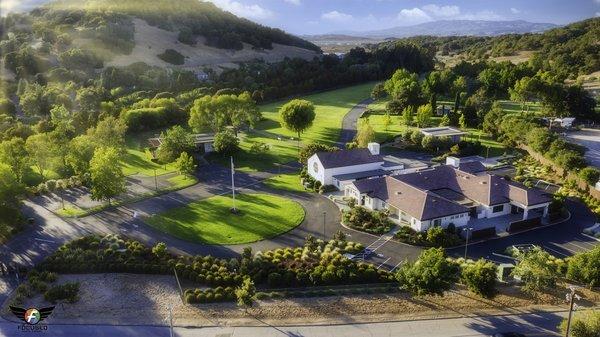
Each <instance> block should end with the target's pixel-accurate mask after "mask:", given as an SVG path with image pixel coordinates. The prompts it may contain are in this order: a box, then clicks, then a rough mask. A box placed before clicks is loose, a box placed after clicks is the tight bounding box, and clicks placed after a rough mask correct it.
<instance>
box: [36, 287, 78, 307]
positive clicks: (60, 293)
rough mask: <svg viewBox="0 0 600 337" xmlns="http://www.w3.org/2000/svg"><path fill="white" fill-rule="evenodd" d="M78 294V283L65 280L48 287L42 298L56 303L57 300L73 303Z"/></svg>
mask: <svg viewBox="0 0 600 337" xmlns="http://www.w3.org/2000/svg"><path fill="white" fill-rule="evenodd" d="M78 294H79V283H78V282H67V283H65V284H59V285H57V286H54V287H52V288H50V289H48V291H46V292H45V293H44V299H45V300H46V301H48V302H51V303H56V302H58V301H66V302H69V303H75V302H77V300H78Z"/></svg>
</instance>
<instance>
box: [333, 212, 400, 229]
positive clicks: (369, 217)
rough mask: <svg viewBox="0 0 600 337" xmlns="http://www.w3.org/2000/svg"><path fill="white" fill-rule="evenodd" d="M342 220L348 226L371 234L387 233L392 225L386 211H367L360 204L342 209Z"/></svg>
mask: <svg viewBox="0 0 600 337" xmlns="http://www.w3.org/2000/svg"><path fill="white" fill-rule="evenodd" d="M342 221H343V222H344V224H345V225H346V226H348V227H351V228H354V229H357V230H360V231H364V232H367V233H372V234H383V233H387V232H389V231H390V230H391V229H392V226H393V225H394V224H393V223H392V221H391V220H390V219H389V218H388V212H387V211H385V210H384V211H369V210H368V209H366V208H364V207H361V206H354V207H352V208H351V209H350V210H349V211H344V213H343V214H342Z"/></svg>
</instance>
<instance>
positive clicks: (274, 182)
mask: <svg viewBox="0 0 600 337" xmlns="http://www.w3.org/2000/svg"><path fill="white" fill-rule="evenodd" d="M263 184H264V185H265V186H267V187H270V188H274V189H278V190H284V191H290V192H306V189H305V188H304V187H303V186H302V185H301V184H300V175H299V174H298V173H289V174H280V175H277V176H274V177H271V178H269V179H266V180H264V181H263Z"/></svg>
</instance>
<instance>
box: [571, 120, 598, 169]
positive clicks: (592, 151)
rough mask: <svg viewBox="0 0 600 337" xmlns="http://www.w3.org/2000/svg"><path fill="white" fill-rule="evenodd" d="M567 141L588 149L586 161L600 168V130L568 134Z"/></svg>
mask: <svg viewBox="0 0 600 337" xmlns="http://www.w3.org/2000/svg"><path fill="white" fill-rule="evenodd" d="M566 138H567V140H568V141H570V142H573V143H576V144H579V145H582V146H585V147H586V148H587V151H586V153H585V159H586V161H587V162H588V163H590V164H591V165H592V166H595V167H599V168H600V130H597V129H582V130H580V131H573V132H568V133H567V137H566Z"/></svg>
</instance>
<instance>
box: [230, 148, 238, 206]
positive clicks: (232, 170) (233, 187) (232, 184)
mask: <svg viewBox="0 0 600 337" xmlns="http://www.w3.org/2000/svg"><path fill="white" fill-rule="evenodd" d="M234 177H235V166H233V156H231V195H232V197H233V208H232V209H231V211H232V212H233V213H235V212H236V211H237V209H236V208H235V178H234Z"/></svg>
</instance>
